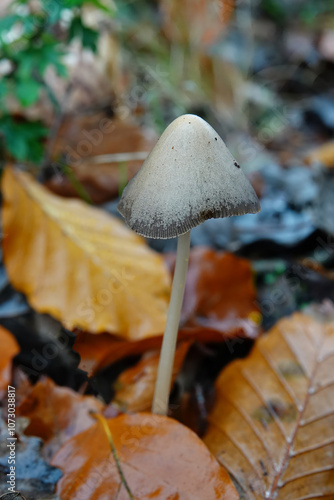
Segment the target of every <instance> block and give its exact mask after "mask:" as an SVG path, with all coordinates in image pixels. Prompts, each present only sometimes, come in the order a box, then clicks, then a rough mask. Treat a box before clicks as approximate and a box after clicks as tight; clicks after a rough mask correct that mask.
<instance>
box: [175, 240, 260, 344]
mask: <svg viewBox="0 0 334 500" xmlns="http://www.w3.org/2000/svg"><path fill="white" fill-rule="evenodd" d="M259 320H260V316H259V310H258V305H257V302H256V289H255V286H254V279H253V272H252V268H251V265H250V262H249V261H248V260H246V259H242V258H240V257H237V256H235V255H233V254H231V253H225V252H215V251H214V250H209V249H207V248H201V247H197V248H195V249H194V250H192V252H191V255H190V260H189V270H188V275H187V282H186V289H185V295H184V301H183V308H182V321H183V322H184V323H186V324H185V326H186V327H201V328H206V329H212V330H215V331H217V332H220V333H223V334H225V336H226V337H228V336H231V335H232V334H233V331H234V332H235V333H237V332H239V334H241V335H243V336H246V337H253V338H254V337H255V336H256V335H257V330H258V323H259Z"/></svg>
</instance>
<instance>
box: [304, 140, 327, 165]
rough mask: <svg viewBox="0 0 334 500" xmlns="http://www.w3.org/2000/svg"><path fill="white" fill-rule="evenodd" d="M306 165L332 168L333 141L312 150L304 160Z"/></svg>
mask: <svg viewBox="0 0 334 500" xmlns="http://www.w3.org/2000/svg"><path fill="white" fill-rule="evenodd" d="M305 161H306V163H307V164H311V165H312V164H313V163H321V165H324V166H325V167H328V168H333V167H334V141H328V142H325V143H324V144H322V145H321V146H319V147H317V148H315V149H313V150H312V151H310V152H309V153H308V155H307V156H306V158H305Z"/></svg>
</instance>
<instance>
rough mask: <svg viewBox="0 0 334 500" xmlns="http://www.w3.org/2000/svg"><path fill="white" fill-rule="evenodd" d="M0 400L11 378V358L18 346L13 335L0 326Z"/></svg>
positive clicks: (17, 350) (18, 349)
mask: <svg viewBox="0 0 334 500" xmlns="http://www.w3.org/2000/svg"><path fill="white" fill-rule="evenodd" d="M0 345H1V350H0V400H1V399H2V398H3V397H4V395H5V392H6V391H7V388H8V384H10V381H11V379H12V359H13V358H14V356H16V354H17V353H18V352H20V348H19V345H18V343H17V342H16V340H15V337H14V336H13V335H12V334H11V333H10V332H9V331H8V330H6V329H5V328H3V327H2V326H0Z"/></svg>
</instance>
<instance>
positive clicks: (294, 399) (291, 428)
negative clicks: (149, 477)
mask: <svg viewBox="0 0 334 500" xmlns="http://www.w3.org/2000/svg"><path fill="white" fill-rule="evenodd" d="M333 355H334V324H333V323H320V322H317V321H316V320H314V319H313V318H312V317H310V316H307V315H304V314H300V313H296V314H294V315H293V316H292V317H290V318H285V319H283V320H280V321H279V322H278V323H277V324H276V325H275V326H274V327H273V328H272V330H271V331H270V332H269V333H268V335H267V336H265V337H262V338H260V339H259V340H258V341H257V342H256V344H255V347H254V349H253V351H252V352H251V354H250V356H249V357H248V358H247V359H244V360H239V361H235V362H233V363H232V364H231V365H229V366H228V367H227V368H226V369H225V370H224V371H223V372H222V373H221V375H220V377H219V378H218V380H217V385H216V389H217V400H216V404H215V407H214V409H213V411H212V413H211V415H210V417H209V430H208V432H207V435H206V437H205V439H204V441H205V443H206V444H207V445H208V447H209V449H210V450H211V451H212V453H214V454H215V455H216V457H217V458H218V460H219V461H220V463H221V464H222V465H224V467H226V469H227V470H228V471H229V472H230V473H231V474H232V476H233V477H234V478H235V480H236V482H237V483H238V484H239V486H240V489H241V490H242V491H243V492H244V493H245V495H246V498H247V499H249V500H252V499H263V498H268V499H274V498H275V499H289V500H294V499H299V500H301V499H306V498H309V499H311V498H312V499H313V498H326V499H327V498H332V497H333V496H334V475H333V440H334V430H333V429H334V427H333V422H334V384H333V382H334V376H333V368H332V365H333V362H332V359H333Z"/></svg>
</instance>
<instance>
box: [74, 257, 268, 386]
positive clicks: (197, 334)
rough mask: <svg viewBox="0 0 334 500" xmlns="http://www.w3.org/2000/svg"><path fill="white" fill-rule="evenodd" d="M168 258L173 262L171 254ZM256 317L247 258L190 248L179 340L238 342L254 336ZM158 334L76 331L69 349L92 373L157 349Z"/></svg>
mask: <svg viewBox="0 0 334 500" xmlns="http://www.w3.org/2000/svg"><path fill="white" fill-rule="evenodd" d="M167 261H168V262H169V267H173V262H174V261H175V257H174V256H170V257H169V258H168V259H167ZM260 319H261V318H260V315H259V311H258V306H257V301H256V290H255V285H254V279H253V272H252V269H251V266H250V262H249V261H248V260H246V259H241V258H239V257H236V256H235V255H232V254H229V253H223V252H214V251H213V250H208V249H206V248H195V249H193V250H192V251H191V254H190V261H189V270H188V274H187V281H186V290H185V297H184V302H183V311H182V319H181V322H182V323H183V327H182V328H181V329H180V330H179V334H178V338H179V340H188V341H194V340H196V341H199V342H223V341H224V340H228V341H229V340H231V339H237V341H240V342H241V341H242V339H244V338H245V337H250V338H254V337H256V336H257V334H258V323H259V321H260ZM162 331H163V330H162ZM161 340H162V338H161V335H159V336H155V337H153V336H152V337H150V338H149V339H143V340H139V341H136V342H127V341H123V340H120V339H119V338H115V337H112V336H110V335H106V334H101V335H99V336H98V337H97V336H96V335H91V334H89V333H79V335H77V340H76V342H75V345H74V346H73V349H74V350H75V351H77V352H78V353H79V354H80V356H81V362H80V368H81V369H82V370H85V371H87V372H88V375H90V376H91V375H93V374H95V373H96V372H97V371H98V370H100V369H102V368H105V367H106V366H108V365H109V364H111V363H114V362H115V361H118V360H119V359H122V358H124V357H127V356H132V355H135V354H141V353H143V352H145V351H148V350H153V349H159V348H160V346H161ZM232 341H233V340H232Z"/></svg>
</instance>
